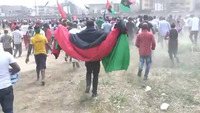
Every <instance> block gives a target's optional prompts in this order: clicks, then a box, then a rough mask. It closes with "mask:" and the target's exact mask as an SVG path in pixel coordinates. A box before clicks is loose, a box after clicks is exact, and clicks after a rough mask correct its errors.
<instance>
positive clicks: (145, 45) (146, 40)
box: [136, 23, 156, 80]
mask: <svg viewBox="0 0 200 113" xmlns="http://www.w3.org/2000/svg"><path fill="white" fill-rule="evenodd" d="M136 46H137V47H138V48H139V54H140V66H139V71H138V76H139V77H141V74H142V70H143V66H144V62H146V71H145V75H144V80H147V79H148V74H149V70H150V67H151V62H152V60H151V51H152V50H155V47H156V43H155V39H154V36H153V34H152V33H151V32H149V31H148V24H147V23H143V24H142V32H141V33H140V34H139V35H138V36H137V39H136Z"/></svg>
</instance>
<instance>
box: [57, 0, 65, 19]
mask: <svg viewBox="0 0 200 113" xmlns="http://www.w3.org/2000/svg"><path fill="white" fill-rule="evenodd" d="M57 5H58V9H59V11H60V14H61V17H62V18H67V16H66V13H65V12H64V10H63V8H62V7H61V5H60V4H59V2H58V0H57Z"/></svg>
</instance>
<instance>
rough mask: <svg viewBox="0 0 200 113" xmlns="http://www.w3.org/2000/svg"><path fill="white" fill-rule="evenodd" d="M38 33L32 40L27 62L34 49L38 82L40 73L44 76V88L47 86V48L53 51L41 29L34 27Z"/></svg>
mask: <svg viewBox="0 0 200 113" xmlns="http://www.w3.org/2000/svg"><path fill="white" fill-rule="evenodd" d="M34 30H35V32H36V34H35V36H34V37H32V38H31V43H30V44H29V49H28V53H27V57H26V60H25V62H26V63H28V62H29V55H30V54H31V50H32V48H33V47H34V56H35V62H36V72H37V81H39V80H40V73H41V75H42V86H44V85H45V69H46V59H47V55H46V54H47V52H46V48H45V47H46V46H47V47H48V48H49V49H50V50H51V47H50V45H49V44H48V41H47V38H46V37H45V36H43V35H41V34H40V27H39V26H38V25H36V26H35V27H34Z"/></svg>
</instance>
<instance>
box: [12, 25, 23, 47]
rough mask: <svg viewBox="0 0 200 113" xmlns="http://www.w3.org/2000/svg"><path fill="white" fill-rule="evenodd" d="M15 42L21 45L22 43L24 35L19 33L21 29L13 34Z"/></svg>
mask: <svg viewBox="0 0 200 113" xmlns="http://www.w3.org/2000/svg"><path fill="white" fill-rule="evenodd" d="M13 41H14V44H21V43H22V34H21V32H20V31H19V29H16V30H15V31H14V32H13Z"/></svg>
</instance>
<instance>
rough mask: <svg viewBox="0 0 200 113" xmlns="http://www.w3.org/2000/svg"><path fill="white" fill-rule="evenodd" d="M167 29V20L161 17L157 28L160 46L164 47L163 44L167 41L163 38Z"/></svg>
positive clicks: (165, 44) (168, 28) (168, 27)
mask: <svg viewBox="0 0 200 113" xmlns="http://www.w3.org/2000/svg"><path fill="white" fill-rule="evenodd" d="M169 30H170V24H169V22H167V21H166V20H165V18H164V17H162V18H161V20H160V21H159V28H158V32H159V37H158V42H160V43H161V47H162V48H164V46H167V43H166V41H165V40H164V39H165V36H166V35H167V32H169Z"/></svg>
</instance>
